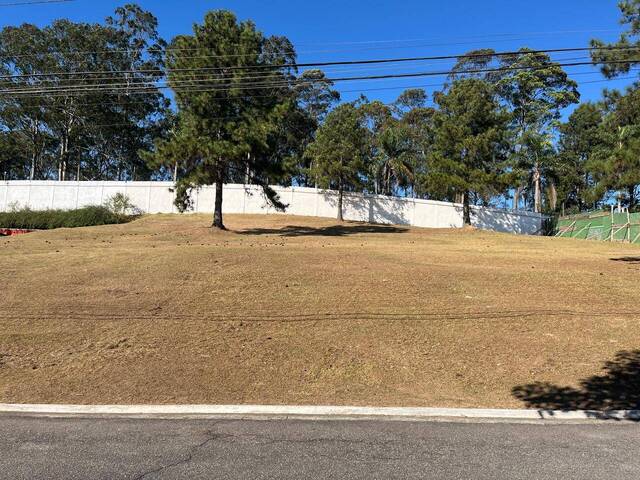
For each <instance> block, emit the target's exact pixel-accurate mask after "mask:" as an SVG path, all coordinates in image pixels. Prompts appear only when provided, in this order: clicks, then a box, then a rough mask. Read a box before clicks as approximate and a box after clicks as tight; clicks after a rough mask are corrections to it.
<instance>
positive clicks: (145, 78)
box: [0, 55, 591, 88]
mask: <svg viewBox="0 0 640 480" xmlns="http://www.w3.org/2000/svg"><path fill="white" fill-rule="evenodd" d="M590 58H591V57H588V56H584V55H583V56H579V57H563V58H552V59H551V61H553V62H560V61H564V62H566V61H572V60H587V59H590ZM411 63H416V64H415V65H413V66H411V65H410V66H409V67H408V68H418V67H423V66H434V65H439V64H438V63H419V62H411ZM349 67H354V68H340V67H329V68H327V69H324V70H322V72H323V73H325V74H328V73H337V72H343V73H347V72H362V71H375V70H380V69H389V68H392V67H390V66H389V65H386V64H384V65H372V66H368V65H353V66H349ZM309 71H312V70H304V71H302V72H301V74H304V73H305V72H309ZM275 73H277V72H265V73H260V74H259V75H254V76H243V77H242V79H243V80H251V79H262V78H268V77H269V76H270V75H274V74H275ZM213 74H215V72H214V73H193V74H191V75H189V79H193V78H214V77H212V75H213ZM74 75H77V76H82V77H84V75H81V74H74ZM128 75H129V74H126V73H125V74H120V73H117V72H113V74H112V75H108V76H100V77H90V78H83V79H86V80H90V81H97V80H103V81H108V80H114V81H115V80H122V81H127V82H129V83H133V82H135V81H147V82H153V81H156V79H154V78H153V77H152V76H150V75H144V74H143V75H140V76H136V77H129V76H128ZM235 75H236V74H233V73H228V74H225V73H223V74H221V75H219V76H217V77H215V78H216V79H225V78H226V79H230V80H232V79H234V78H235ZM50 76H51V77H53V75H50ZM8 77H9V76H5V77H4V78H8ZM2 78H3V77H2V76H0V82H3V80H2ZM14 78H15V77H14ZM41 78H44V77H40V78H38V79H35V80H36V81H37V82H39V83H38V84H37V85H31V86H33V87H34V88H35V87H37V86H39V85H41V84H42V85H44V86H46V85H45V84H46V83H47V82H48V83H55V84H56V85H64V83H63V82H77V81H78V80H80V79H77V78H50V79H41ZM298 78H301V77H298ZM317 81H318V82H321V81H322V79H317ZM4 83H9V85H12V83H11V81H10V80H4Z"/></svg>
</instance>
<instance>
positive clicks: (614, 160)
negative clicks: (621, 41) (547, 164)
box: [588, 87, 640, 208]
mask: <svg viewBox="0 0 640 480" xmlns="http://www.w3.org/2000/svg"><path fill="white" fill-rule="evenodd" d="M608 96H609V98H608V99H606V101H605V103H607V104H609V107H608V108H609V110H608V113H607V114H606V116H605V118H604V120H603V122H602V126H601V128H600V136H599V139H600V141H601V146H600V147H599V148H598V149H597V150H596V154H595V155H594V156H593V157H592V158H591V159H590V161H589V163H588V168H589V169H590V170H591V171H592V174H593V177H594V182H595V185H594V186H593V195H594V197H597V198H601V197H603V196H606V195H607V194H608V193H610V192H612V191H618V192H619V194H618V195H619V197H620V198H621V199H623V200H626V202H627V204H628V205H629V206H630V207H632V208H634V207H636V205H637V203H638V185H640V110H639V109H638V105H640V88H637V87H632V88H630V89H629V90H628V91H627V92H626V94H625V95H620V94H618V93H617V92H615V93H612V94H608Z"/></svg>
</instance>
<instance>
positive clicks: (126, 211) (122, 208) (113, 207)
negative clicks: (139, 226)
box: [104, 193, 141, 215]
mask: <svg viewBox="0 0 640 480" xmlns="http://www.w3.org/2000/svg"><path fill="white" fill-rule="evenodd" d="M104 206H105V207H107V208H108V209H109V210H110V211H111V212H113V213H115V214H116V215H140V213H141V212H140V209H139V208H138V207H136V206H135V205H134V204H133V202H132V201H131V199H130V198H129V196H128V195H125V194H124V193H116V194H115V195H113V196H112V197H109V198H108V199H107V201H106V202H104Z"/></svg>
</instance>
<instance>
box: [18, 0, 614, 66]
mask: <svg viewBox="0 0 640 480" xmlns="http://www.w3.org/2000/svg"><path fill="white" fill-rule="evenodd" d="M70 1H73V0H70ZM613 32H615V33H618V32H619V30H617V29H589V30H550V31H543V32H524V33H496V34H482V35H467V36H461V37H429V38H422V39H413V40H407V39H401V40H365V41H356V42H309V43H297V44H298V45H367V44H390V43H407V42H424V41H427V40H434V39H437V38H443V39H445V38H449V39H474V40H473V41H469V42H448V43H426V44H425V43H420V44H416V45H406V46H387V47H371V48H359V49H350V50H344V49H342V50H307V51H298V52H296V54H308V53H344V52H354V51H366V50H384V49H398V48H422V47H443V46H452V45H468V44H477V43H478V39H483V38H494V37H499V38H501V40H493V41H490V43H496V42H504V41H517V40H523V39H528V38H533V37H537V36H545V35H565V34H576V33H592V34H593V33H613ZM507 37H510V38H507ZM197 50H200V48H199V47H192V48H178V47H168V48H165V49H164V51H167V52H168V51H172V52H187V51H197ZM128 52H137V50H133V49H110V50H93V51H91V50H87V51H76V52H69V54H73V55H88V54H102V53H107V54H114V53H128ZM50 55H57V54H56V53H54V52H42V53H37V54H20V55H15V56H14V58H25V57H41V56H50ZM248 56H253V54H241V53H240V54H220V55H207V56H205V58H238V57H248ZM186 58H201V57H199V56H193V57H186Z"/></svg>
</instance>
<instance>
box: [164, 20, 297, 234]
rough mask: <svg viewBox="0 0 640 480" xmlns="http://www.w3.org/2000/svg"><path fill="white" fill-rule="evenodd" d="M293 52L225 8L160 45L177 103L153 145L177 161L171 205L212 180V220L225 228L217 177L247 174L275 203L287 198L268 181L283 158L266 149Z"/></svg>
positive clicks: (286, 96) (182, 205)
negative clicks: (169, 127) (168, 128)
mask: <svg viewBox="0 0 640 480" xmlns="http://www.w3.org/2000/svg"><path fill="white" fill-rule="evenodd" d="M294 59H295V52H294V49H293V46H292V45H291V43H290V42H289V41H288V40H287V39H285V38H283V37H269V38H267V37H265V36H264V35H263V34H262V33H261V32H260V31H258V30H257V29H256V26H255V25H254V24H253V23H252V22H250V21H244V22H238V20H237V19H236V17H235V15H234V14H232V13H231V12H228V11H224V10H218V11H212V12H209V13H207V14H206V15H205V17H204V21H203V23H201V24H196V25H194V27H193V34H192V35H180V36H178V37H176V38H174V39H173V41H172V42H171V45H170V46H169V48H168V49H167V58H166V64H167V72H168V82H169V85H170V86H171V88H172V89H173V91H174V93H175V100H176V103H177V106H178V109H179V113H178V118H177V122H176V127H175V129H174V131H173V132H172V134H171V136H170V137H169V138H168V139H166V140H161V141H159V142H158V143H157V145H156V150H155V154H156V155H155V156H156V158H159V159H161V160H163V161H164V162H166V163H168V164H170V165H174V163H175V162H176V161H180V162H181V164H182V165H181V169H182V175H181V177H180V178H178V181H177V184H176V205H177V206H178V208H179V209H180V210H186V209H188V208H190V207H191V192H192V191H193V190H194V189H197V188H199V187H201V186H203V185H211V184H213V185H215V205H214V218H213V224H212V226H213V227H215V228H220V229H224V228H225V227H224V223H223V217H222V202H223V185H224V184H225V183H227V182H228V181H229V180H230V179H231V178H237V177H239V176H243V175H246V174H247V172H248V173H249V175H250V177H251V181H252V183H254V184H258V185H260V186H262V188H263V192H264V194H265V198H266V199H267V201H269V202H270V203H271V204H272V205H273V206H274V207H275V208H277V209H280V210H283V209H284V208H285V207H286V206H285V205H284V204H283V203H282V202H281V201H280V200H279V198H278V196H277V194H276V193H275V191H273V189H271V188H270V187H269V181H270V178H271V176H277V175H281V174H282V171H281V170H282V162H281V161H280V159H275V161H274V159H273V158H272V157H271V156H269V155H262V154H255V152H260V153H263V152H264V151H267V150H268V145H269V139H270V136H271V135H272V134H273V132H274V131H275V129H276V126H277V123H278V121H279V120H280V119H281V118H282V114H283V112H285V111H287V109H288V108H289V106H288V105H287V102H288V101H290V99H291V86H292V82H293V80H294V78H293V72H292V71H291V68H289V67H287V65H289V64H290V63H291V62H292V60H294Z"/></svg>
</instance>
